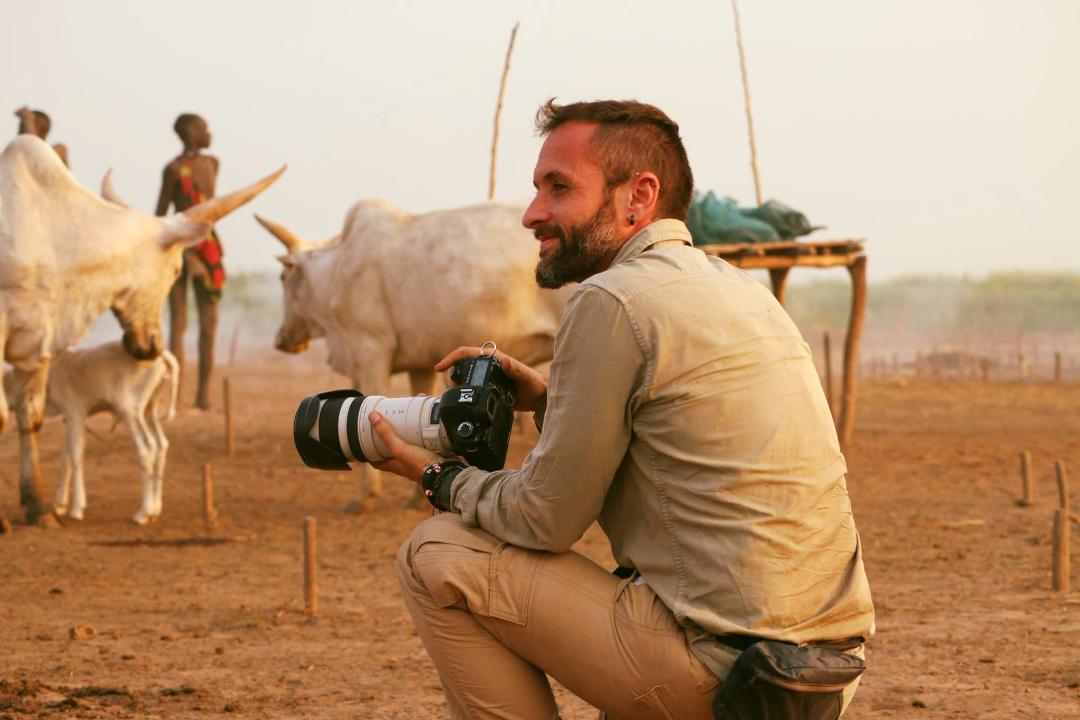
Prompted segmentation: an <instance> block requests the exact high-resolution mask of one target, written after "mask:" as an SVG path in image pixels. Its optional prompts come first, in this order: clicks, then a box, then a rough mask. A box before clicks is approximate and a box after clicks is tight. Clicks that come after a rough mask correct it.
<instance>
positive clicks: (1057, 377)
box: [1054, 352, 1061, 382]
mask: <svg viewBox="0 0 1080 720" xmlns="http://www.w3.org/2000/svg"><path fill="white" fill-rule="evenodd" d="M1054 382H1061V353H1059V352H1056V353H1054Z"/></svg>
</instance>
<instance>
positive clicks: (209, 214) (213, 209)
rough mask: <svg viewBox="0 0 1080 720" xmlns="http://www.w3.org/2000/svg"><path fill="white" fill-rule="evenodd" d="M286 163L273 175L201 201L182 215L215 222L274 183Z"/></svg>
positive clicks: (196, 219)
mask: <svg viewBox="0 0 1080 720" xmlns="http://www.w3.org/2000/svg"><path fill="white" fill-rule="evenodd" d="M286 167H287V166H286V165H282V166H281V169H280V170H278V171H277V172H276V173H274V174H273V175H267V176H266V177H264V178H263V179H262V180H260V181H259V182H257V183H255V184H254V185H249V186H247V187H246V188H244V189H242V190H237V191H236V192H231V193H229V194H228V195H222V196H221V197H216V198H214V199H212V200H207V201H206V202H201V203H199V204H198V205H196V206H195V207H191V208H188V209H187V210H185V211H184V216H185V217H187V219H188V220H191V221H193V222H204V223H210V224H213V223H216V222H217V221H218V220H220V219H221V218H223V217H225V216H226V215H228V214H229V213H231V212H232V211H233V210H235V209H236V208H238V207H240V206H241V205H243V204H244V203H247V202H250V201H251V200H252V199H253V198H254V197H255V196H256V195H258V194H259V193H261V192H262V191H263V190H265V189H266V188H268V187H270V186H271V185H273V184H274V181H276V180H277V179H278V178H279V177H281V174H282V173H283V172H285V168H286Z"/></svg>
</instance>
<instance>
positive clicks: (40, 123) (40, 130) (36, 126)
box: [15, 105, 70, 167]
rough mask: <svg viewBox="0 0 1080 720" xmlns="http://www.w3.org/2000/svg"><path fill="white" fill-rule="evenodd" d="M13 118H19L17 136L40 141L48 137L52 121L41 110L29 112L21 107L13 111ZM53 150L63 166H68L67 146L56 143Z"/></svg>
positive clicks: (29, 110) (27, 108)
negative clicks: (39, 139)
mask: <svg viewBox="0 0 1080 720" xmlns="http://www.w3.org/2000/svg"><path fill="white" fill-rule="evenodd" d="M15 117H17V118H19V132H18V134H19V135H22V134H24V133H29V134H30V135H37V136H38V137H39V138H41V139H42V140H44V139H46V138H47V137H49V131H50V130H52V120H51V119H50V118H49V116H48V115H46V114H45V112H44V111H43V110H31V109H30V108H29V107H27V106H25V105H23V106H22V107H21V108H19V109H18V110H16V111H15ZM53 150H55V151H56V154H57V155H59V156H60V159H61V160H62V161H63V162H64V165H65V166H68V149H67V145H64V144H63V143H56V144H55V145H53ZM69 167H70V166H69Z"/></svg>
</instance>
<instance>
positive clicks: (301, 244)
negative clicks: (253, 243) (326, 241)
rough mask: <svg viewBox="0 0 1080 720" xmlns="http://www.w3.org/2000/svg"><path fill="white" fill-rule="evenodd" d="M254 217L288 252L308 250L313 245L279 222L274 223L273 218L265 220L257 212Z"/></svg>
mask: <svg viewBox="0 0 1080 720" xmlns="http://www.w3.org/2000/svg"><path fill="white" fill-rule="evenodd" d="M255 219H256V220H258V221H259V224H260V225H262V226H263V227H264V228H266V231H267V232H269V233H270V234H271V235H273V236H274V237H276V238H277V239H278V240H280V241H281V244H282V245H284V246H285V249H287V250H288V251H289V252H290V253H298V252H303V251H304V250H310V249H311V248H312V247H313V245H312V244H311V243H310V242H308V241H307V240H304V239H303V238H302V237H300V236H299V235H297V234H296V233H294V232H293V231H292V230H290V229H289V228H287V227H285V226H284V225H282V224H280V223H276V222H274V221H273V220H267V219H266V218H264V217H263V216H262V215H259V213H255Z"/></svg>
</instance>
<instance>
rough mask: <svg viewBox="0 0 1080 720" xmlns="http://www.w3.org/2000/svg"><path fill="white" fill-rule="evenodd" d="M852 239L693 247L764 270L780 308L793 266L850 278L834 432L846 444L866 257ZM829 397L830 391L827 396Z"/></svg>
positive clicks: (852, 417) (854, 387)
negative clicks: (836, 270)
mask: <svg viewBox="0 0 1080 720" xmlns="http://www.w3.org/2000/svg"><path fill="white" fill-rule="evenodd" d="M864 242H865V241H864V240H861V239H858V240H818V241H806V242H800V241H795V240H787V241H782V242H771V243H734V244H728V245H697V246H696V247H698V248H699V249H700V250H702V251H703V252H704V253H705V254H706V255H713V256H715V257H720V258H723V259H724V260H726V261H728V262H729V263H731V264H732V265H734V266H736V267H740V268H743V269H744V270H768V271H769V279H770V280H771V281H772V289H773V294H774V295H776V299H777V300H779V301H780V304H781V305H782V304H783V303H784V300H785V299H786V295H787V290H786V288H787V276H788V273H789V272H790V271H791V268H794V267H812V268H830V267H846V268H847V269H848V273H850V275H851V313H850V315H849V316H848V328H847V333H846V335H845V337H844V374H843V392H842V393H841V396H840V417H839V420H838V422H837V434H838V435H839V437H840V444H841V446H843V447H846V446H847V445H848V444H850V442H851V437H852V433H853V430H854V427H855V398H856V394H857V382H856V381H857V380H858V378H857V376H856V373H857V366H858V361H859V341H860V339H861V338H862V329H863V322H864V320H865V317H866V255H865V254H864V252H863V243H864ZM830 394H831V393H830Z"/></svg>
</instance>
